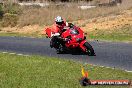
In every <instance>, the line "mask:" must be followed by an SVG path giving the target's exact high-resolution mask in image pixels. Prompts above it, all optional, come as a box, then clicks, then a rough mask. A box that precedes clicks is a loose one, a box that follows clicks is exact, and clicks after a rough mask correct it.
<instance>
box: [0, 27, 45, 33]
mask: <svg viewBox="0 0 132 88" xmlns="http://www.w3.org/2000/svg"><path fill="white" fill-rule="evenodd" d="M43 30H44V27H42V26H39V25H33V26H32V25H29V26H24V27H22V28H20V27H12V28H11V27H5V28H2V29H1V31H0V33H20V34H33V33H37V34H44V32H43Z"/></svg>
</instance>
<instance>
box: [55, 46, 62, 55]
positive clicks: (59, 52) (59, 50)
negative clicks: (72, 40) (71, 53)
mask: <svg viewBox="0 0 132 88" xmlns="http://www.w3.org/2000/svg"><path fill="white" fill-rule="evenodd" d="M56 52H57V53H58V54H61V53H64V47H63V46H62V44H59V47H58V48H57V49H56Z"/></svg>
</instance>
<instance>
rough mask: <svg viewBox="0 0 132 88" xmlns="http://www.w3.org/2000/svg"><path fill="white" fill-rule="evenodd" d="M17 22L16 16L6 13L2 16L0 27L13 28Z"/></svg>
mask: <svg viewBox="0 0 132 88" xmlns="http://www.w3.org/2000/svg"><path fill="white" fill-rule="evenodd" d="M17 21H18V16H17V14H10V13H6V14H4V16H3V19H2V23H1V26H3V27H7V26H11V27H14V26H16V25H17Z"/></svg>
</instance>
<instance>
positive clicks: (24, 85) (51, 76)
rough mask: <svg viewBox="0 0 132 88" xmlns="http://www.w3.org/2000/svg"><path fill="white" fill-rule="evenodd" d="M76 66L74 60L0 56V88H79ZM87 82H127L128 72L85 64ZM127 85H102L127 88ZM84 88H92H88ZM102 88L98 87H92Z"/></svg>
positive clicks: (78, 68) (77, 67) (79, 71)
mask: <svg viewBox="0 0 132 88" xmlns="http://www.w3.org/2000/svg"><path fill="white" fill-rule="evenodd" d="M80 65H83V64H80V63H78V62H75V61H71V60H65V59H57V58H50V57H41V56H17V55H10V54H2V53H0V88H81V86H80V84H79V82H78V79H79V78H80V77H81V68H80ZM85 69H87V70H88V71H89V78H90V79H131V78H132V73H128V72H125V71H122V70H118V69H111V68H104V67H97V66H93V65H88V64H85ZM127 87H128V86H103V88H127ZM88 88H95V86H89V87H88ZM96 88H102V86H96Z"/></svg>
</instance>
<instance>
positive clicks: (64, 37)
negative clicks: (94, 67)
mask: <svg viewBox="0 0 132 88" xmlns="http://www.w3.org/2000/svg"><path fill="white" fill-rule="evenodd" d="M46 34H47V37H48V38H51V41H50V44H53V41H54V44H53V47H54V48H55V49H56V50H57V52H58V53H63V52H66V51H74V50H75V51H77V50H81V51H82V52H83V53H86V54H88V55H90V56H94V55H95V53H94V49H93V48H92V46H91V45H90V44H89V43H88V42H87V41H86V37H85V36H84V32H83V31H82V30H81V29H80V28H79V27H77V26H75V25H73V24H71V25H70V27H67V28H64V29H63V32H62V33H61V35H60V34H59V33H54V34H53V32H52V30H51V29H50V28H47V29H46ZM51 48H52V47H51Z"/></svg>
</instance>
